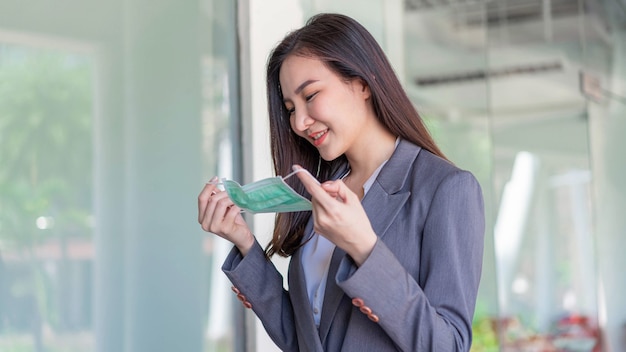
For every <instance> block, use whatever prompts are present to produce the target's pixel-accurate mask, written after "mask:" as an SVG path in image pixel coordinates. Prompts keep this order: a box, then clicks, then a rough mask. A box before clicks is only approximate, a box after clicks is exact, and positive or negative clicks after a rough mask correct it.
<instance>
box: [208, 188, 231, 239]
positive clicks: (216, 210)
mask: <svg viewBox="0 0 626 352" xmlns="http://www.w3.org/2000/svg"><path fill="white" fill-rule="evenodd" d="M224 200H226V202H230V199H228V195H227V194H226V192H217V193H215V194H214V195H213V196H212V197H211V198H210V199H209V201H208V202H207V207H206V210H205V213H204V218H203V221H202V229H204V230H205V231H208V232H213V233H218V232H219V231H220V229H221V226H222V221H223V219H224V213H225V211H226V207H227V204H224Z"/></svg>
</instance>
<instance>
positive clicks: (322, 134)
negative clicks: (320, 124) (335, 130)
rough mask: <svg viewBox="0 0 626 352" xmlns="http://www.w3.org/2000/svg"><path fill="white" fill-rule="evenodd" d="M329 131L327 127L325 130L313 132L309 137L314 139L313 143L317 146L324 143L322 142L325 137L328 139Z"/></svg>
mask: <svg viewBox="0 0 626 352" xmlns="http://www.w3.org/2000/svg"><path fill="white" fill-rule="evenodd" d="M327 133H328V129H325V130H323V131H319V132H315V133H311V134H310V135H309V137H310V138H311V139H312V140H313V144H314V145H315V146H316V147H317V146H319V145H320V144H322V142H323V141H324V139H326V134H327Z"/></svg>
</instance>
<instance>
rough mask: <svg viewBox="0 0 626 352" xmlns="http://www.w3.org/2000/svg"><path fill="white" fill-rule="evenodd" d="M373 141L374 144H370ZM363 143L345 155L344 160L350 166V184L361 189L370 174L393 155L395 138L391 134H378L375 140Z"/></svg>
mask: <svg viewBox="0 0 626 352" xmlns="http://www.w3.org/2000/svg"><path fill="white" fill-rule="evenodd" d="M372 140H375V141H376V143H371V141H372ZM364 141H368V142H365V143H362V144H361V145H360V146H357V148H354V150H355V151H354V152H351V153H346V158H347V159H348V163H349V164H350V169H351V171H350V178H351V180H352V182H353V183H354V184H355V185H356V186H359V187H362V186H363V184H364V183H365V181H367V179H368V178H369V177H370V176H371V175H372V173H373V172H374V171H375V170H376V169H377V168H378V167H379V166H380V164H382V163H383V162H384V161H385V160H388V159H389V158H390V157H391V154H393V151H394V149H395V143H396V136H394V135H392V134H391V133H388V132H386V133H382V134H379V135H378V136H377V137H376V139H370V138H364Z"/></svg>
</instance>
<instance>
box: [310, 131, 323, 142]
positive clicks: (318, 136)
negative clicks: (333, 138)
mask: <svg viewBox="0 0 626 352" xmlns="http://www.w3.org/2000/svg"><path fill="white" fill-rule="evenodd" d="M324 133H326V131H322V132H319V133H318V134H316V135H314V136H313V140H318V139H320V137H322V136H323V135H324Z"/></svg>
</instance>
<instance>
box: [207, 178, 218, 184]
mask: <svg viewBox="0 0 626 352" xmlns="http://www.w3.org/2000/svg"><path fill="white" fill-rule="evenodd" d="M215 182H217V176H213V177H212V178H211V179H210V180H209V182H207V185H208V184H211V183H215Z"/></svg>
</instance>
